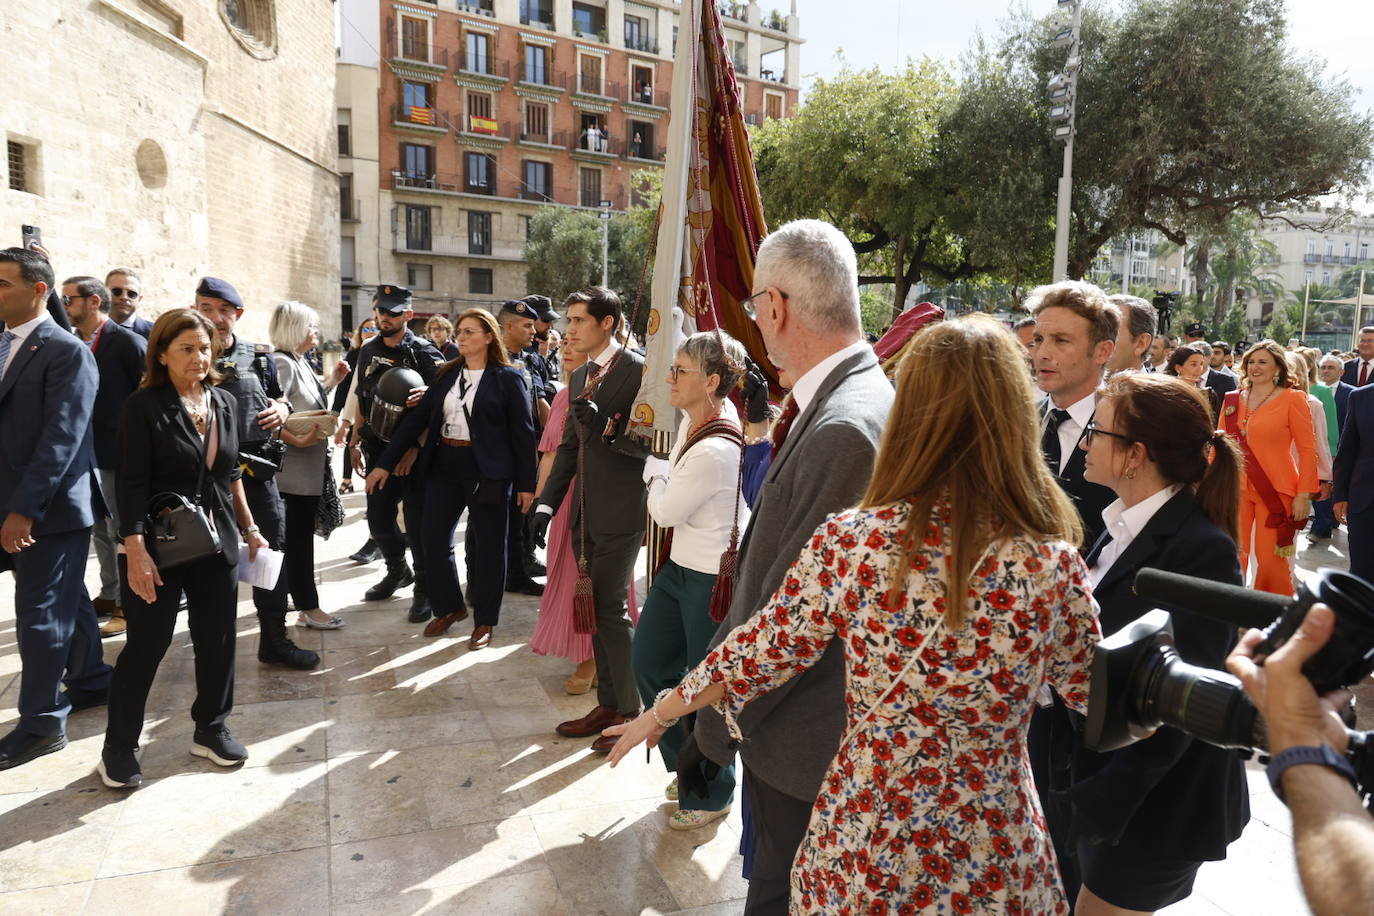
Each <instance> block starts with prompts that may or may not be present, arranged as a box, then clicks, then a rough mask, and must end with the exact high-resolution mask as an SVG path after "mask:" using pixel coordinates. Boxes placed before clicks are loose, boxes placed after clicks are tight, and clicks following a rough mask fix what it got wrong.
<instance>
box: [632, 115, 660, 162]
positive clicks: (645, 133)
mask: <svg viewBox="0 0 1374 916" xmlns="http://www.w3.org/2000/svg"><path fill="white" fill-rule="evenodd" d="M625 136H626V137H627V138H629V144H630V147H629V149H628V150H627V152H628V153H629V155H630V157H631V158H632V159H655V158H657V152H656V149H655V147H654V125H653V124H651V123H649V122H647V121H631V122H629V124H628V125H627V126H626V128H625Z"/></svg>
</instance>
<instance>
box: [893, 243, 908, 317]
mask: <svg viewBox="0 0 1374 916" xmlns="http://www.w3.org/2000/svg"><path fill="white" fill-rule="evenodd" d="M910 239H911V237H910V236H908V235H899V236H898V237H897V254H896V256H895V264H894V266H893V268H892V281H893V282H892V320H893V321H896V320H897V319H898V317H900V316H901V314H902V306H903V305H905V304H906V295H907V293H909V292H910V291H911V281H910V280H908V279H907V270H906V252H907V248H909V247H910V244H911V243H910Z"/></svg>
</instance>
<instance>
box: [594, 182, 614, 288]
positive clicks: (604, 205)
mask: <svg viewBox="0 0 1374 916" xmlns="http://www.w3.org/2000/svg"><path fill="white" fill-rule="evenodd" d="M600 203H601V212H600V213H598V214H597V216H599V217H601V285H602V286H604V287H607V288H609V287H610V285H611V202H610V201H609V200H603V201H601V202H600Z"/></svg>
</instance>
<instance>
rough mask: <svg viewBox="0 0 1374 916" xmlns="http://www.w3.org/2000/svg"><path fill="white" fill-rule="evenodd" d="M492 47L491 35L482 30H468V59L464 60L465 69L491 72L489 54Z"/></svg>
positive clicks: (476, 71) (475, 71) (474, 71)
mask: <svg viewBox="0 0 1374 916" xmlns="http://www.w3.org/2000/svg"><path fill="white" fill-rule="evenodd" d="M490 48H491V38H490V37H488V36H486V35H483V34H482V33H481V32H468V35H467V59H466V60H465V61H464V64H465V67H464V69H467V70H471V71H472V72H473V73H490V72H491V71H490V70H489V69H487V63H488V56H487V55H488V51H489V50H490Z"/></svg>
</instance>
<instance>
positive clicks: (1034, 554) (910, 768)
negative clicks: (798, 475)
mask: <svg viewBox="0 0 1374 916" xmlns="http://www.w3.org/2000/svg"><path fill="white" fill-rule="evenodd" d="M908 511H909V505H908V504H906V503H901V504H898V505H896V506H892V507H889V508H884V509H881V510H862V509H853V510H850V511H847V512H843V513H840V514H839V515H836V516H832V517H831V518H829V519H827V520H826V522H825V523H824V524H823V525H821V527H820V528H818V529H817V531H816V533H815V534H814V535H813V536H812V538H811V541H810V543H809V544H808V545H807V547H806V548H804V549H803V550H802V553H801V555H800V556H799V557H798V558H797V561H796V562H795V563H794V564H793V565H792V568H791V570H789V572H788V575H787V577H786V579H784V580H783V584H782V587H781V588H779V589H778V592H777V593H776V594H775V595H774V596H773V599H772V601H771V603H770V604H769V605H768V606H767V607H766V608H764V609H763V610H761V611H760V612H759V613H758V614H756V615H754V617H753V618H751V619H750V620H749V621H748V622H747V623H744V624H742V625H741V626H739V627H737V628H735V629H734V630H733V631H731V632H730V634H729V635H728V636H727V637H726V638H725V641H724V642H723V643H722V644H721V645H720V646H719V647H717V648H716V650H715V651H713V652H712V653H711V654H710V655H708V656H707V657H706V659H705V660H704V661H703V662H702V663H701V664H700V665H699V666H697V668H696V669H695V670H693V671H692V672H691V673H690V674H689V675H688V676H687V677H686V679H684V680H683V682H682V684H681V686H680V687H679V688H678V690H679V692H680V693H681V695H682V696H683V698H684V699H686V700H688V701H689V702H690V701H691V699H692V698H693V697H695V696H696V695H697V694H699V693H700V692H701V691H702V690H703V689H705V688H706V687H708V686H709V685H711V684H712V683H724V684H725V685H726V688H727V691H726V698H725V699H724V700H722V701H721V703H719V704H718V705H717V708H718V709H720V711H721V713H722V714H723V715H724V716H725V719H726V722H727V724H728V725H729V728H730V730H731V732H732V733H734V734H735V736H736V737H738V730H737V727H736V725H735V718H734V716H735V714H736V713H737V712H739V710H740V709H741V708H742V707H743V706H744V704H746V703H748V702H749V700H750V699H751V698H753V697H755V696H758V695H759V694H762V693H764V692H766V691H768V690H770V689H772V688H774V687H776V686H778V685H779V684H782V683H783V682H785V681H787V680H788V679H789V678H791V677H793V676H794V675H796V674H798V673H800V672H801V671H802V670H803V669H805V668H807V667H808V666H810V665H812V664H814V663H815V662H816V660H817V659H819V658H820V657H821V653H822V652H823V651H824V650H825V648H826V646H827V645H828V644H829V643H830V642H831V641H832V640H837V639H838V640H841V641H842V643H843V645H844V649H845V702H846V704H847V706H848V712H849V718H848V729H849V732H847V734H852V737H851V738H850V740H848V741H847V742H844V743H842V744H841V747H840V751H839V753H838V755H837V756H836V757H835V760H834V762H833V763H831V765H830V769H829V771H828V772H827V775H826V779H825V781H824V783H823V784H822V788H821V793H820V795H819V796H818V797H817V798H816V804H815V808H814V810H813V812H812V814H811V825H810V828H809V829H808V831H807V835H806V839H805V840H803V842H802V845H801V848H800V849H799V850H798V852H797V858H796V861H795V862H794V863H793V865H792V900H791V908H792V912H793V913H824V914H826V916H844V914H855V916H858V914H865V916H867V914H884V913H894V914H896V913H918V912H926V913H998V914H1003V913H1006V914H1013V916H1015V914H1026V916H1030V914H1041V913H1067V912H1068V906H1067V904H1066V903H1065V900H1064V893H1063V890H1062V888H1061V887H1060V882H1059V870H1058V868H1057V867H1056V864H1055V859H1054V850H1053V847H1052V846H1051V844H1050V839H1049V833H1048V831H1047V829H1046V827H1045V818H1044V815H1043V814H1042V812H1041V810H1040V805H1039V801H1038V800H1037V798H1036V794H1035V786H1034V783H1033V781H1032V778H1031V769H1030V761H1029V759H1028V758H1027V756H1026V728H1027V726H1028V725H1029V723H1030V716H1031V712H1032V709H1033V707H1034V704H1035V695H1036V692H1037V691H1038V690H1039V688H1040V685H1041V684H1043V683H1047V682H1048V683H1050V684H1053V685H1054V686H1055V687H1056V688H1057V689H1058V691H1059V693H1060V694H1061V696H1063V698H1064V699H1065V701H1066V702H1067V703H1068V704H1069V705H1070V706H1073V707H1075V708H1077V709H1079V710H1080V711H1082V709H1083V707H1084V705H1085V704H1086V702H1087V683H1088V673H1089V665H1090V663H1091V660H1092V647H1093V646H1094V645H1095V644H1096V642H1097V640H1098V639H1099V638H1100V632H1099V630H1098V627H1097V617H1096V614H1095V609H1094V605H1093V602H1092V598H1091V595H1090V581H1091V580H1090V578H1089V574H1088V568H1087V566H1086V565H1085V564H1084V563H1083V560H1082V559H1081V558H1080V557H1079V555H1078V551H1077V550H1075V549H1074V548H1073V547H1072V546H1071V545H1069V544H1068V543H1065V542H1062V541H1035V540H1032V539H1030V538H1025V537H1018V538H1011V539H1007V540H1003V541H1000V542H998V543H997V544H995V545H994V546H993V548H992V549H990V550H989V552H988V553H987V555H986V556H985V557H984V558H983V559H982V561H981V563H980V565H979V566H978V567H977V569H976V570H975V572H974V575H973V576H972V577H971V578H970V592H969V597H970V604H969V607H968V609H967V614H966V617H965V621H964V623H963V624H962V625H961V626H960V627H959V628H958V629H956V630H954V631H950V630H949V629H947V628H946V626H945V624H944V623H943V622H942V617H943V614H944V593H945V585H944V582H943V576H942V573H941V572H939V571H940V570H942V569H943V568H944V563H945V557H944V547H945V543H946V541H947V539H948V536H949V531H948V528H946V527H944V526H941V525H937V524H933V523H932V524H931V525H930V527H929V528H928V530H927V533H926V536H925V538H924V541H923V543H922V545H921V548H920V549H919V550H918V551H917V552H916V553H915V555H914V557H913V559H912V564H911V569H910V570H909V572H908V574H907V581H906V592H907V601H906V603H905V604H904V605H903V606H902V607H899V608H892V607H890V606H889V601H888V598H887V593H888V591H889V590H890V583H891V570H892V567H893V565H894V564H895V563H896V562H897V561H898V559H899V557H900V553H901V550H900V545H899V544H898V542H897V539H898V538H900V537H901V536H902V533H903V531H904V530H905V528H906V518H907V513H908ZM928 633H929V634H930V635H929V636H928V637H927V635H926V634H928ZM912 653H919V655H918V656H917V658H916V659H915V661H914V664H912V665H911V667H909V668H907V663H908V662H909V661H911V660H912ZM903 669H906V672H907V673H906V675H905V676H903V677H902V678H901V680H900V682H898V683H896V684H895V685H894V680H895V679H896V678H897V677H898V676H899V674H900V673H901V672H902V670H903ZM889 688H892V689H891V690H890V692H889ZM884 695H886V699H885V700H884V701H883V702H882V704H881V705H879V706H878V707H877V708H876V712H875V715H874V716H873V717H872V719H870V720H869V721H868V722H867V723H859V722H858V721H857V720H858V719H859V718H860V717H862V716H864V715H865V714H866V713H867V712H868V710H869V709H870V708H871V707H873V706H874V704H875V703H877V701H878V700H879V699H880V698H882V697H883V696H884ZM746 740H747V739H746Z"/></svg>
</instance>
